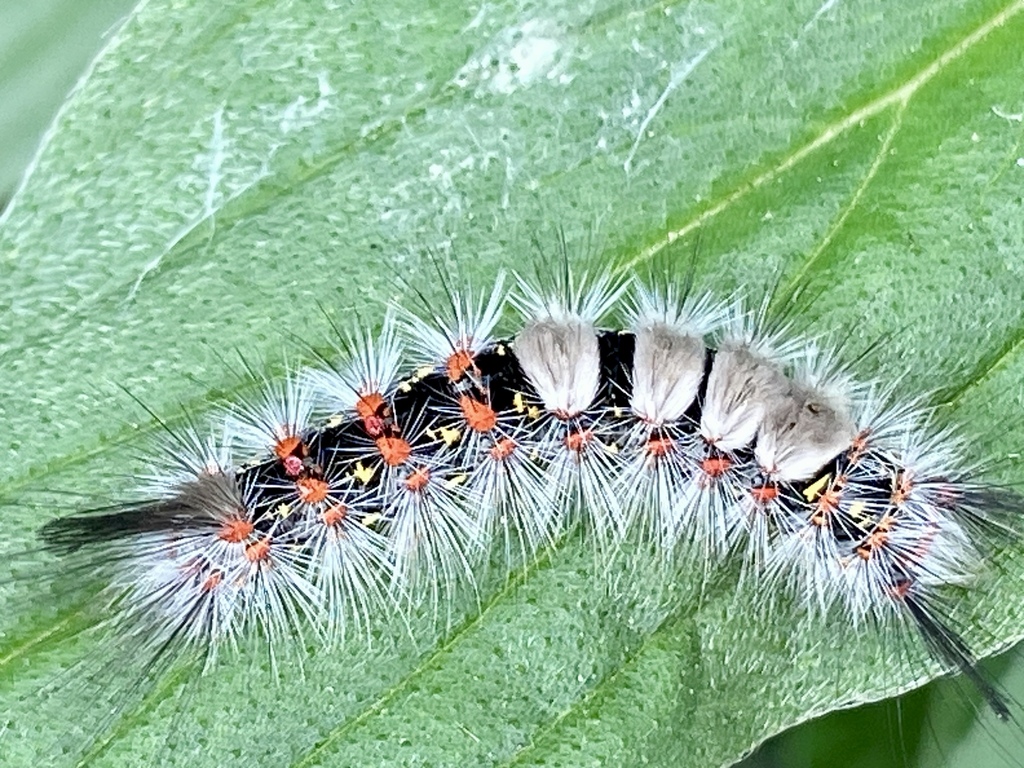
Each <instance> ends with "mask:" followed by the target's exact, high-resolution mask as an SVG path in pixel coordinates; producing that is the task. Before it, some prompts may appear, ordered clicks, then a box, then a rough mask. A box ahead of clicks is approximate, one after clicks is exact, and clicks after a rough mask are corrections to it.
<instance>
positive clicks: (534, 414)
mask: <svg viewBox="0 0 1024 768" xmlns="http://www.w3.org/2000/svg"><path fill="white" fill-rule="evenodd" d="M526 415H527V416H529V417H530V418H531V419H533V420H534V421H536V420H537V419H539V418H540V408H538V407H537V406H536V405H531V406H530V407H529V408H528V409H527V410H526Z"/></svg>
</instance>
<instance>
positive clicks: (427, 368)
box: [416, 365, 434, 380]
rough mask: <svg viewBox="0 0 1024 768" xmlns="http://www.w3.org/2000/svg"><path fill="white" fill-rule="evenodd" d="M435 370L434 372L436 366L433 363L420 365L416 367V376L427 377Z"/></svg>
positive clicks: (418, 377) (419, 377)
mask: <svg viewBox="0 0 1024 768" xmlns="http://www.w3.org/2000/svg"><path fill="white" fill-rule="evenodd" d="M433 372H434V366H432V365H423V366H420V367H419V368H417V369H416V378H417V380H418V379H425V378H427V376H429V375H430V374H432V373H433Z"/></svg>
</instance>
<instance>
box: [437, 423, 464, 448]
mask: <svg viewBox="0 0 1024 768" xmlns="http://www.w3.org/2000/svg"><path fill="white" fill-rule="evenodd" d="M461 437H462V430H461V429H458V428H457V427H441V441H442V442H443V443H444V444H445V445H447V446H448V447H449V448H450V447H451V446H453V445H455V444H456V443H457V442H459V438H461Z"/></svg>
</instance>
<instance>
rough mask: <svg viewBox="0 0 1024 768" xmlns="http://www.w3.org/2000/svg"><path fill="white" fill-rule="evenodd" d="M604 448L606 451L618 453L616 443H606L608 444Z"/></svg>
mask: <svg viewBox="0 0 1024 768" xmlns="http://www.w3.org/2000/svg"><path fill="white" fill-rule="evenodd" d="M605 449H606V450H607V451H608V453H613V454H614V453H618V452H619V445H618V443H608V445H606V446H605Z"/></svg>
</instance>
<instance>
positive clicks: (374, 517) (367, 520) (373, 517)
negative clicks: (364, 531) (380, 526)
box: [363, 512, 381, 528]
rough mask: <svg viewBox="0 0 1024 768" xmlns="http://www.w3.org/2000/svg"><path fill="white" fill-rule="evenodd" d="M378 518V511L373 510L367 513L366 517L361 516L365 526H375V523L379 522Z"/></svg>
mask: <svg viewBox="0 0 1024 768" xmlns="http://www.w3.org/2000/svg"><path fill="white" fill-rule="evenodd" d="M380 519H381V514H380V512H374V513H373V514H370V515H367V516H366V517H364V518H363V525H365V526H366V527H367V528H372V527H373V526H375V525H376V524H377V523H379V522H380Z"/></svg>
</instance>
